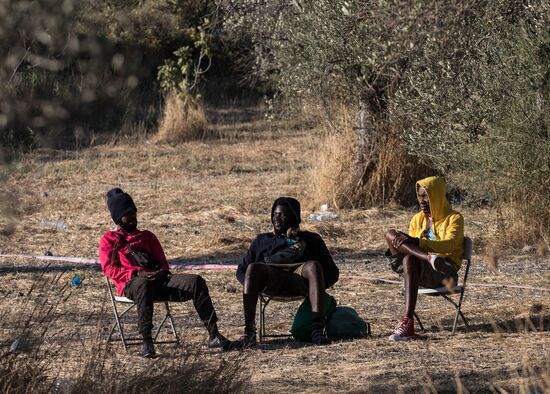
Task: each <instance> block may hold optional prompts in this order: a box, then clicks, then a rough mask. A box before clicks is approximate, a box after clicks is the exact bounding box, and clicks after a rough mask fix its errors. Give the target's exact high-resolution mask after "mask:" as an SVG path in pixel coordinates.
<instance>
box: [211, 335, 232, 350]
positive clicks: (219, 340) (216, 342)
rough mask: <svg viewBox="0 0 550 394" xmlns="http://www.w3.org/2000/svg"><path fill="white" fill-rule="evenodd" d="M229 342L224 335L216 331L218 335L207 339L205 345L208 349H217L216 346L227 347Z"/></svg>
mask: <svg viewBox="0 0 550 394" xmlns="http://www.w3.org/2000/svg"><path fill="white" fill-rule="evenodd" d="M229 342H230V341H229V340H228V339H227V338H226V337H224V336H223V335H222V334H220V333H218V335H216V336H215V337H213V338H209V339H208V342H207V343H206V346H207V347H208V348H209V349H217V348H221V349H224V348H226V347H227V345H228V343H229Z"/></svg>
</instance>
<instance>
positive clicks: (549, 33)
mask: <svg viewBox="0 0 550 394" xmlns="http://www.w3.org/2000/svg"><path fill="white" fill-rule="evenodd" d="M228 12H230V17H229V18H228V22H227V24H226V25H227V26H228V27H229V28H230V29H231V31H233V32H234V33H235V34H236V35H237V36H238V35H239V34H241V35H242V34H248V36H249V38H250V40H251V41H252V48H253V49H252V51H251V52H250V56H251V59H252V60H248V61H249V62H251V63H253V64H254V72H255V73H256V75H258V76H259V78H261V79H263V80H265V81H269V82H270V83H272V84H273V85H274V86H276V88H277V89H278V91H279V92H280V93H282V94H283V95H284V96H286V97H290V98H291V99H296V98H306V99H309V100H314V101H316V100H318V101H321V102H324V103H325V104H326V105H325V107H326V108H330V107H334V104H335V102H343V103H346V104H347V105H348V106H354V107H357V106H358V104H359V102H360V101H362V100H363V101H364V100H365V99H364V98H365V97H369V98H367V102H366V104H367V105H368V109H369V111H370V112H371V113H374V114H375V115H377V116H375V118H374V122H375V125H374V128H375V129H376V130H378V131H380V130H382V128H381V127H377V125H376V124H378V125H380V124H384V123H388V124H389V126H390V129H392V130H396V131H398V132H399V135H400V136H401V138H402V139H403V140H404V141H405V143H406V144H407V149H408V151H409V152H411V153H412V154H414V155H415V156H417V157H418V158H419V159H420V160H421V161H422V162H424V163H426V164H428V165H430V166H432V167H433V168H435V169H436V170H438V171H440V172H442V173H444V174H445V175H446V176H447V178H448V179H449V181H450V183H451V184H453V185H455V186H460V187H461V188H462V189H466V190H467V192H468V193H469V194H470V195H480V194H482V193H487V192H489V193H491V195H492V197H493V199H496V200H497V202H499V203H506V204H511V203H515V202H518V201H521V202H522V203H525V204H527V205H528V206H524V208H525V209H526V210H528V211H529V212H530V214H531V216H530V217H531V218H537V220H539V221H542V222H543V223H546V224H550V214H549V212H548V209H547V207H546V206H547V204H548V195H550V183H549V181H548V180H549V179H550V170H549V166H550V164H549V163H550V160H549V158H550V136H549V131H548V125H549V118H548V116H549V115H548V114H549V113H550V111H549V109H550V108H549V105H548V94H549V86H550V82H549V78H550V62H549V55H548V53H549V49H548V48H549V47H550V30H549V29H548V26H549V25H550V4H549V3H548V2H547V1H542V0H529V1H524V2H518V1H515V0H495V1H488V0H484V1H478V0H467V1H462V2H459V3H457V2H455V1H451V0H448V1H438V2H435V3H434V2H433V1H417V2H413V3H411V2H409V1H404V0H389V1H374V0H357V1H344V0H318V1H305V0H302V1H300V0H294V1H292V2H290V4H288V3H287V2H286V1H282V0H281V1H267V0H263V1H256V0H248V1H236V0H235V1H232V2H230V6H229V7H228ZM372 92H375V94H374V95H373V94H372ZM365 93H367V94H365ZM372 96H375V98H376V101H377V106H373V105H372V102H371V101H370V97H372ZM527 196H529V197H527ZM541 215H542V216H541Z"/></svg>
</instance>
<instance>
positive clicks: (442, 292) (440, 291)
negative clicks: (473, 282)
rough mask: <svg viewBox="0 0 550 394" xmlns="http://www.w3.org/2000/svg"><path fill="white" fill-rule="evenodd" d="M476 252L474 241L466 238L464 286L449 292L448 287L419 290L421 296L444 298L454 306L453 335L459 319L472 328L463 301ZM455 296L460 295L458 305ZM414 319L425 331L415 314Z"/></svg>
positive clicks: (458, 286) (456, 287)
mask: <svg viewBox="0 0 550 394" xmlns="http://www.w3.org/2000/svg"><path fill="white" fill-rule="evenodd" d="M473 250H474V241H473V240H472V239H471V238H468V237H464V257H463V259H464V260H466V268H465V270H464V277H463V279H462V285H457V286H455V288H454V289H451V290H449V289H448V288H447V287H438V288H435V289H430V288H419V289H418V294H419V295H427V296H432V297H443V298H444V299H445V300H447V301H449V302H450V303H451V304H453V305H454V307H455V310H456V313H455V318H454V322H453V330H452V334H454V333H455V331H456V326H457V323H458V317H459V316H460V317H461V318H462V321H464V324H465V325H466V327H467V328H468V327H470V326H469V324H468V321H467V320H466V317H464V314H463V313H462V311H461V307H462V300H463V299H464V291H465V289H466V280H467V279H468V271H469V270H470V263H471V261H472V252H473ZM453 295H459V296H460V298H459V301H458V304H457V303H456V302H455V301H454V300H453V299H452V298H451V296H453ZM414 317H415V318H416V321H417V322H418V325H419V326H420V329H421V330H422V331H424V326H423V325H422V322H421V321H420V318H419V317H418V315H417V314H416V312H414Z"/></svg>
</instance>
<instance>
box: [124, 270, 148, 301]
mask: <svg viewBox="0 0 550 394" xmlns="http://www.w3.org/2000/svg"><path fill="white" fill-rule="evenodd" d="M153 291H154V289H153V282H152V281H150V280H149V279H147V278H141V277H139V276H136V277H135V278H133V279H132V282H131V283H130V286H129V288H127V289H126V290H124V294H125V295H127V296H128V298H130V299H132V300H134V301H138V300H139V299H142V298H143V297H146V296H150V295H151V293H152V292H153Z"/></svg>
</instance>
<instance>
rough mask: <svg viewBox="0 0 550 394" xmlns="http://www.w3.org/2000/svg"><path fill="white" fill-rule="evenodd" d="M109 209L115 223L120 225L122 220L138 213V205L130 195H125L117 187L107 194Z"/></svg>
mask: <svg viewBox="0 0 550 394" xmlns="http://www.w3.org/2000/svg"><path fill="white" fill-rule="evenodd" d="M107 207H109V212H111V217H112V218H113V222H115V223H116V224H118V222H120V219H122V217H123V216H124V215H126V214H127V213H129V212H132V211H134V212H136V211H137V208H136V204H134V200H132V197H130V195H129V194H128V193H124V192H123V191H122V189H120V188H118V187H115V188H114V189H111V190H109V191H108V192H107Z"/></svg>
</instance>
